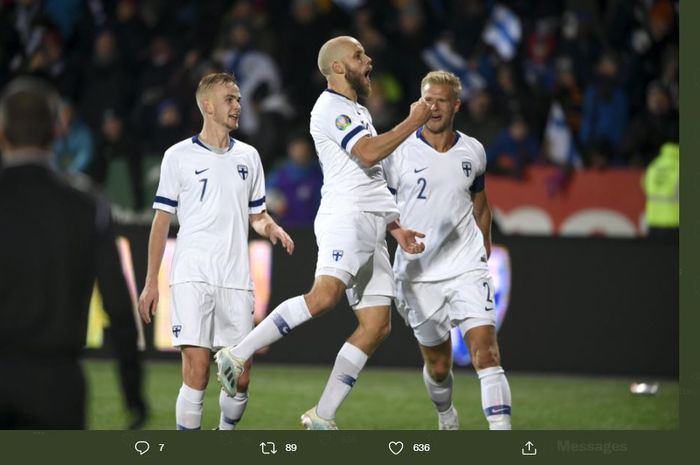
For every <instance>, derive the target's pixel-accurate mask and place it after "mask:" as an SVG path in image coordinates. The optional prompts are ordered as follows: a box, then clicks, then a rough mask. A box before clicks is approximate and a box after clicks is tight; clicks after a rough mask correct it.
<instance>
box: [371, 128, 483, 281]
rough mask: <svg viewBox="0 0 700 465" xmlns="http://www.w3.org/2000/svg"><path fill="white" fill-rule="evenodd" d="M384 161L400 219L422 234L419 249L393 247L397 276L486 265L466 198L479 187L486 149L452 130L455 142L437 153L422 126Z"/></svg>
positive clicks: (418, 277) (431, 277)
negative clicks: (422, 248)
mask: <svg viewBox="0 0 700 465" xmlns="http://www.w3.org/2000/svg"><path fill="white" fill-rule="evenodd" d="M383 164H384V172H385V176H386V178H387V184H388V186H389V189H390V190H391V191H392V192H394V193H395V195H396V200H397V203H398V205H399V211H400V212H401V224H402V225H403V226H404V227H407V228H410V229H415V230H416V231H420V232H422V233H424V234H425V239H424V240H423V241H424V242H425V251H424V252H423V253H420V254H416V255H411V254H407V253H405V252H404V251H403V250H401V248H400V247H399V248H397V251H396V257H395V259H394V274H395V277H396V279H398V280H401V281H441V280H443V279H448V278H452V277H455V276H458V275H460V274H462V273H464V272H466V271H470V270H475V269H487V263H486V249H485V247H484V239H483V235H482V233H481V230H480V229H479V227H478V225H477V223H476V220H475V218H474V214H473V205H472V200H471V193H476V192H480V191H482V190H483V189H484V172H485V171H486V154H485V152H484V148H483V146H482V145H481V143H479V142H478V141H477V140H476V139H474V138H473V137H469V136H467V135H465V134H463V133H461V132H459V131H457V132H456V140H455V142H454V145H453V146H452V147H451V148H450V149H449V150H448V151H447V152H444V153H441V152H438V151H437V150H435V149H433V147H432V146H431V145H430V144H429V143H428V142H427V141H426V140H425V139H424V138H423V136H422V128H421V129H418V131H416V132H415V133H414V134H413V135H411V136H409V137H408V138H407V139H406V140H405V141H404V142H402V143H401V145H399V146H398V147H397V148H396V150H395V151H394V152H393V153H392V154H391V155H390V156H389V157H388V158H386V159H385V160H384V161H383Z"/></svg>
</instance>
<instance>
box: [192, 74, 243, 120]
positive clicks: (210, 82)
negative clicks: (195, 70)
mask: <svg viewBox="0 0 700 465" xmlns="http://www.w3.org/2000/svg"><path fill="white" fill-rule="evenodd" d="M228 83H231V84H234V85H238V82H237V81H236V77H235V76H234V75H233V74H229V73H211V74H207V75H206V76H204V77H203V78H202V79H200V81H199V84H198V85H197V92H196V93H195V98H196V99H197V106H198V107H199V111H200V112H201V113H202V115H203V114H204V107H203V106H202V101H203V100H204V94H206V93H208V92H209V91H210V90H212V89H213V88H214V87H216V86H218V85H219V84H224V85H225V84H228Z"/></svg>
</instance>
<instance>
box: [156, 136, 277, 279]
mask: <svg viewBox="0 0 700 465" xmlns="http://www.w3.org/2000/svg"><path fill="white" fill-rule="evenodd" d="M229 142H230V143H229V147H228V150H227V151H226V152H225V153H216V152H214V151H212V150H210V149H209V148H207V147H206V146H205V145H204V144H203V143H202V142H201V141H200V140H199V137H198V136H193V137H192V138H190V139H186V140H183V141H181V142H178V143H177V144H175V145H173V146H172V147H170V148H169V149H168V150H166V152H165V156H164V157H163V162H162V164H161V171H160V182H159V184H158V191H157V192H156V198H155V202H154V203H153V208H155V209H159V210H163V211H166V212H168V213H177V217H178V220H179V222H180V230H179V231H178V234H177V244H176V246H175V256H174V258H173V266H172V275H171V281H170V283H171V284H177V283H182V282H192V281H196V282H205V283H208V284H211V285H214V286H220V287H227V288H235V289H248V290H252V289H253V284H252V281H251V278H250V268H249V259H248V228H249V221H248V219H249V215H250V214H253V213H261V212H262V211H264V210H265V175H264V173H263V168H262V163H261V162H260V156H259V155H258V152H257V150H255V148H253V147H252V146H250V145H248V144H245V143H243V142H241V141H238V140H235V139H233V138H230V140H229Z"/></svg>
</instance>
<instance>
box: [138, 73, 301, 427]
mask: <svg viewBox="0 0 700 465" xmlns="http://www.w3.org/2000/svg"><path fill="white" fill-rule="evenodd" d="M196 99H197V104H198V106H199V108H200V110H201V112H202V117H203V119H204V123H203V125H202V130H201V132H200V133H199V134H197V135H195V136H193V137H191V138H188V139H185V140H183V141H181V142H179V143H177V144H175V145H173V146H172V147H170V148H169V149H168V150H167V151H166V152H165V155H164V157H163V162H162V165H161V177H160V182H159V184H158V191H157V192H156V197H155V202H154V204H153V208H154V209H155V210H156V212H155V215H154V217H153V224H152V227H151V236H150V240H149V243H148V272H147V275H146V282H145V285H144V288H143V291H142V293H141V297H140V298H139V313H140V314H141V318H142V319H143V321H145V322H146V323H150V322H151V318H152V316H153V315H154V313H155V311H156V309H157V308H158V299H159V290H158V289H159V288H158V275H159V271H160V263H161V260H162V258H163V253H164V251H165V244H166V240H167V238H168V230H169V229H170V221H171V218H172V216H173V214H175V213H176V212H177V215H178V219H179V221H180V225H181V227H180V230H179V233H178V240H177V246H176V249H175V257H174V259H173V268H172V276H171V279H170V286H171V295H172V298H171V302H172V304H171V316H170V319H171V322H172V325H173V326H172V332H173V346H175V347H177V348H179V349H180V352H181V356H182V377H183V380H182V381H183V383H182V387H181V388H180V392H179V395H178V397H177V401H176V403H175V421H176V426H177V429H178V430H199V429H200V428H201V422H202V411H203V402H204V393H205V390H206V388H207V384H208V383H209V359H210V356H211V351H212V350H215V349H217V348H220V347H225V346H228V345H232V344H236V343H238V342H239V341H240V340H241V339H242V338H243V337H244V336H245V335H246V334H248V333H249V332H250V330H251V329H252V328H253V310H254V297H253V287H252V286H253V285H252V281H251V277H250V271H249V258H248V229H249V225H250V226H251V227H252V228H253V229H254V230H255V231H256V232H257V233H258V234H260V235H261V236H263V237H269V238H270V240H271V241H272V243H273V244H276V243H277V242H280V243H281V245H282V246H283V247H284V248H285V249H286V250H287V252H288V253H290V254H291V253H292V251H293V250H294V242H292V240H291V238H290V237H289V236H288V235H287V233H286V232H285V231H284V230H283V229H282V228H281V227H279V226H278V225H277V224H276V223H275V222H274V221H273V220H272V218H271V217H270V216H269V215H268V214H267V212H266V211H265V184H264V174H263V172H262V163H261V161H260V156H259V155H258V152H257V150H255V148H253V147H252V146H250V145H248V144H245V143H243V142H241V141H238V140H235V139H233V138H232V137H231V136H230V135H229V132H230V131H233V130H235V129H237V128H238V119H239V118H240V114H241V104H240V100H241V94H240V90H239V88H238V85H237V84H236V81H235V78H234V77H233V76H232V75H230V74H225V73H218V74H211V75H207V76H205V77H204V78H202V80H201V81H200V83H199V86H198V87H197V91H196ZM232 176H234V177H235V178H236V179H232V178H231V177H232ZM246 368H247V369H250V363H247V364H246ZM248 383H249V371H246V374H245V376H244V377H242V378H241V379H240V382H239V383H238V385H237V389H235V390H233V391H232V392H229V394H230V395H228V396H227V395H226V393H224V392H223V391H220V395H219V406H220V408H221V415H220V419H219V429H222V430H232V429H234V428H235V427H236V424H237V423H238V422H239V421H240V419H241V417H242V415H243V412H244V411H245V408H246V405H247V403H248Z"/></svg>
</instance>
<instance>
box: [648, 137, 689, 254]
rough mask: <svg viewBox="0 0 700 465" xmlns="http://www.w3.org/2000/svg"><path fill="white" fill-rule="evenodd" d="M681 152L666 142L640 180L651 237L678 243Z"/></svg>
mask: <svg viewBox="0 0 700 465" xmlns="http://www.w3.org/2000/svg"><path fill="white" fill-rule="evenodd" d="M679 181H680V148H679V146H678V144H677V143H673V142H669V143H666V144H664V145H663V146H661V151H660V152H659V155H658V156H657V157H656V158H655V159H654V160H653V161H652V162H651V163H650V164H649V167H648V168H647V169H646V172H645V173H644V177H643V178H642V188H643V189H644V193H645V194H646V197H647V201H646V209H645V213H646V221H647V225H648V226H649V235H650V236H652V237H671V238H674V239H676V240H678V227H679V226H680V205H679V200H680V189H679Z"/></svg>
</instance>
